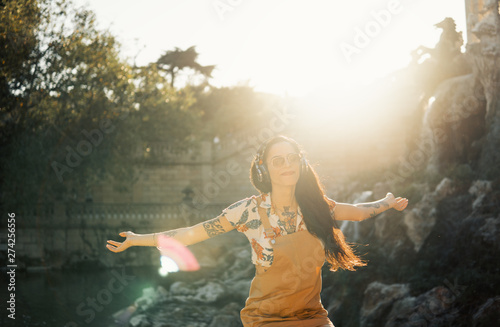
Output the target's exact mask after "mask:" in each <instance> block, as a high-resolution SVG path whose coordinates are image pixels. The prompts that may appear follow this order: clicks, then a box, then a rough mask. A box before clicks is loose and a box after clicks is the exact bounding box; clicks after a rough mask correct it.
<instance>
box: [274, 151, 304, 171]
mask: <svg viewBox="0 0 500 327" xmlns="http://www.w3.org/2000/svg"><path fill="white" fill-rule="evenodd" d="M285 161H288V163H289V164H290V165H294V164H296V163H298V162H299V161H300V155H299V154H298V153H289V154H287V155H286V157H285V156H276V157H273V158H272V159H271V164H272V165H273V167H274V168H281V167H283V166H284V165H285Z"/></svg>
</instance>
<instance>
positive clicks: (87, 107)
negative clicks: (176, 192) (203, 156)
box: [0, 0, 199, 207]
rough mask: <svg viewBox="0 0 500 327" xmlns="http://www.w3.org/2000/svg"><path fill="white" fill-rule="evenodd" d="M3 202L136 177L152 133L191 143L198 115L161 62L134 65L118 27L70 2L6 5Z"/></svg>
mask: <svg viewBox="0 0 500 327" xmlns="http://www.w3.org/2000/svg"><path fill="white" fill-rule="evenodd" d="M0 18H1V21H0V31H1V34H0V42H1V49H0V51H1V55H2V59H1V60H2V66H1V67H2V69H1V71H0V92H1V94H2V100H1V101H2V102H1V107H0V110H1V111H0V115H1V117H0V118H1V119H0V121H1V124H2V126H1V127H2V128H1V131H2V134H1V136H2V137H1V148H0V151H1V152H0V155H1V156H0V163H1V165H2V170H1V172H0V178H1V181H2V189H1V194H0V201H1V204H3V205H5V206H6V205H9V206H11V207H12V206H14V207H17V206H25V205H32V204H34V203H36V202H37V201H38V202H46V201H52V200H54V199H61V200H65V199H67V197H68V194H69V193H70V192H69V191H70V190H72V189H76V190H81V191H84V190H88V189H90V188H91V187H92V186H93V185H96V184H98V183H100V182H102V181H103V180H112V179H114V180H118V181H127V182H130V183H133V181H134V179H135V174H134V171H135V170H136V169H137V165H138V163H141V162H143V161H144V160H143V159H144V155H143V149H144V147H145V146H144V144H145V143H147V142H148V140H150V139H158V138H161V139H162V141H164V142H169V143H172V144H176V145H178V146H179V147H181V146H182V145H184V146H185V145H186V144H187V143H189V142H191V140H192V139H193V137H192V134H193V133H194V131H195V130H196V128H195V127H193V126H195V125H196V122H197V120H199V115H198V114H197V113H196V111H195V110H189V109H190V107H191V106H192V104H193V103H194V99H193V98H192V97H191V96H190V94H189V90H174V89H172V88H170V87H169V85H168V81H167V80H166V78H165V77H163V76H161V74H159V73H158V70H157V69H156V68H155V65H154V64H153V65H150V66H148V67H146V68H144V69H134V68H132V67H131V66H130V65H129V64H127V63H126V62H125V61H124V60H122V59H121V58H120V56H119V51H120V47H119V44H118V43H117V42H116V40H115V38H114V37H113V35H111V34H109V33H106V32H101V31H99V30H97V29H96V27H95V16H94V14H93V13H92V12H91V11H88V10H86V9H84V8H74V7H73V6H72V4H71V2H69V1H68V2H66V1H59V2H52V1H49V0H39V1H25V0H12V1H8V2H6V4H5V5H4V6H3V7H0Z"/></svg>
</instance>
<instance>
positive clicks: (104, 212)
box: [67, 203, 226, 220]
mask: <svg viewBox="0 0 500 327" xmlns="http://www.w3.org/2000/svg"><path fill="white" fill-rule="evenodd" d="M225 207H226V206H225V205H222V204H210V205H204V206H203V207H202V208H200V209H197V208H196V207H191V206H188V205H186V204H182V203H181V204H158V203H140V204H135V203H134V204H130V203H126V204H106V203H78V204H72V205H71V206H70V207H69V208H68V210H67V216H68V218H70V219H71V218H75V219H85V220H108V219H111V220H122V219H126V220H146V219H147V220H155V219H158V220H163V219H189V220H203V219H204V218H205V219H209V218H213V217H216V216H218V215H219V214H220V213H221V211H222V209H224V208H225Z"/></svg>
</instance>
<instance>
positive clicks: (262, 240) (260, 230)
mask: <svg viewBox="0 0 500 327" xmlns="http://www.w3.org/2000/svg"><path fill="white" fill-rule="evenodd" d="M259 196H260V197H261V198H262V202H261V203H260V206H261V207H262V208H264V209H266V210H267V216H268V217H269V223H270V224H271V227H272V228H273V230H274V233H275V234H276V236H275V237H280V236H282V235H287V234H289V233H287V230H294V231H295V232H297V231H302V230H307V228H306V225H305V223H304V220H303V219H302V213H301V211H300V208H298V210H297V219H296V223H295V228H293V226H289V225H287V223H288V222H287V221H283V219H280V218H279V216H278V215H277V214H276V212H274V210H273V208H272V205H271V193H270V192H269V193H263V194H261V195H254V196H251V197H248V198H245V199H243V200H240V201H238V202H235V203H233V204H231V205H230V206H229V207H227V208H226V209H224V210H223V211H222V215H223V216H225V217H226V218H227V220H228V221H229V223H230V224H231V225H232V226H234V227H235V228H236V230H238V231H239V232H241V233H243V234H245V236H246V237H247V238H248V241H249V242H250V245H251V246H252V262H253V263H254V264H258V265H261V266H263V267H270V266H271V264H272V263H273V247H272V244H271V242H270V240H271V239H270V238H268V237H266V236H265V234H264V226H263V225H262V222H261V220H260V217H259V212H258V210H257V199H258V197H259ZM325 199H326V200H327V202H328V204H329V207H330V212H331V214H332V217H333V214H334V208H335V201H333V200H331V199H329V198H327V197H326V196H325ZM290 227H292V228H290Z"/></svg>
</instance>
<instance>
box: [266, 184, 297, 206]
mask: <svg viewBox="0 0 500 327" xmlns="http://www.w3.org/2000/svg"><path fill="white" fill-rule="evenodd" d="M271 202H272V204H273V206H274V207H275V208H278V209H280V210H283V208H284V207H289V208H295V206H296V205H297V201H296V200H295V185H293V186H281V185H273V190H272V191H271Z"/></svg>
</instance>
